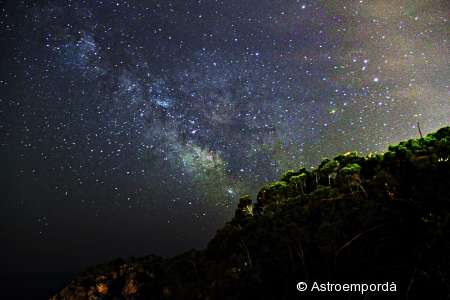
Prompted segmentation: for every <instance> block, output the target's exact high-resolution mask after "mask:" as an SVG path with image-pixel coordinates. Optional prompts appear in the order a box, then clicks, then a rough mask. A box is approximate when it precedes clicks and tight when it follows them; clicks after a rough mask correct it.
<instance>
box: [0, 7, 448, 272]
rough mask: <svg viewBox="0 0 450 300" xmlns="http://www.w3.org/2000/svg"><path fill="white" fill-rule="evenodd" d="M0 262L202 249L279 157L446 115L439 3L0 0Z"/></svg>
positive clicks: (394, 136) (433, 125) (364, 143)
mask: <svg viewBox="0 0 450 300" xmlns="http://www.w3.org/2000/svg"><path fill="white" fill-rule="evenodd" d="M1 2H3V3H2V4H0V5H1V12H0V13H1V15H0V36H1V42H0V47H1V54H2V55H1V57H0V65H1V70H0V72H1V73H0V120H1V121H0V172H1V173H0V180H1V191H0V197H1V199H0V200H1V201H0V245H1V246H0V269H3V270H16V271H79V270H82V269H83V268H84V267H86V266H88V265H93V264H97V263H101V262H104V261H106V260H109V259H112V258H114V257H117V256H120V257H123V258H126V257H129V256H132V255H133V256H143V255H146V254H149V253H154V254H157V255H161V256H163V257H171V256H173V255H175V254H177V253H179V252H181V251H185V250H187V249H189V248H200V249H202V248H204V247H206V245H207V242H208V241H209V240H210V239H211V238H212V237H213V235H214V234H215V232H216V230H217V229H219V228H221V227H222V226H223V225H224V223H225V222H226V221H227V220H229V219H230V217H232V216H233V214H234V209H235V208H236V204H237V201H238V199H239V197H240V196H242V195H243V194H250V195H251V197H252V198H253V199H255V196H256V193H257V191H258V190H259V189H260V188H261V187H262V186H263V185H264V184H269V183H271V182H273V181H275V180H278V179H279V178H280V176H281V174H282V173H283V172H285V171H287V170H289V169H299V168H300V167H307V168H310V167H312V166H315V165H317V163H319V162H320V160H321V159H322V158H323V157H330V158H332V157H334V156H336V155H337V154H341V153H345V152H347V151H358V152H359V154H360V155H367V154H369V153H371V152H372V153H376V152H383V151H385V149H386V148H387V146H388V145H389V144H393V143H396V142H398V141H400V140H403V139H409V138H413V137H414V138H417V137H419V132H418V128H417V122H420V125H421V128H422V132H423V133H424V134H426V133H429V132H432V131H435V130H436V129H438V128H440V127H442V126H445V125H449V123H450V80H449V78H450V68H449V65H450V64H449V62H450V34H449V32H450V4H449V2H448V1H444V0H442V1H439V0H423V1H413V0H407V1H403V0H402V1H400V0H379V1H368V0H361V1H360V0H345V1H334V0H322V1H318V0H316V1H312V0H311V1H309V0H304V1H302V0H296V1H295V0H289V1H288V0H270V1H269V0H246V1H228V0H223V1H217V0H195V1H194V0H185V1H141V0H127V1H118V2H116V1H99V0H97V1H94V0H93V1H84V0H65V1H54V0H50V1H0V3H1Z"/></svg>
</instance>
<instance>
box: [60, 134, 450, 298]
mask: <svg viewBox="0 0 450 300" xmlns="http://www.w3.org/2000/svg"><path fill="white" fill-rule="evenodd" d="M449 221H450V127H444V128H441V129H439V130H438V131H437V132H435V133H431V134H429V135H427V136H426V137H424V138H419V139H411V140H408V141H402V142H400V143H399V144H398V145H393V146H389V148H388V150H387V151H386V152H385V153H383V154H376V155H368V156H366V157H360V156H358V154H357V153H356V152H349V153H346V154H342V155H338V156H336V157H335V158H334V159H333V160H330V159H327V158H325V159H323V160H322V162H321V163H320V164H319V166H318V167H317V168H314V169H312V170H306V169H305V168H301V169H299V170H298V171H287V172H286V173H284V174H283V176H282V177H281V180H280V181H278V182H274V183H272V184H271V185H266V186H264V187H262V189H261V190H260V192H259V193H258V196H257V199H256V202H255V203H252V200H251V199H250V197H249V196H248V195H244V196H242V197H241V198H240V199H239V203H238V205H237V209H236V212H235V216H234V217H233V218H232V219H231V220H230V221H229V222H227V223H226V224H225V226H224V227H223V228H222V229H220V230H218V231H217V234H216V236H215V237H214V238H213V239H212V240H211V241H210V243H209V244H208V246H207V248H206V249H205V250H195V249H191V250H189V251H186V252H185V253H182V254H179V255H177V256H175V257H173V258H170V259H164V260H163V259H162V258H160V257H157V256H154V255H148V256H145V257H141V258H133V257H132V258H129V259H128V260H127V261H126V262H124V261H123V260H121V259H115V260H112V261H110V262H107V263H104V264H101V265H97V266H94V267H89V268H87V269H85V271H83V272H80V273H79V274H78V275H77V277H76V278H75V279H74V281H73V282H72V283H71V284H70V285H69V286H67V287H66V288H65V289H64V290H63V291H61V292H60V293H59V294H57V295H55V296H54V297H53V298H52V299H54V300H56V299H205V300H206V299H224V300H225V299H349V297H351V299H362V298H366V299H367V298H370V299H386V298H387V299H449V298H450V228H449ZM298 282H306V283H307V285H308V289H307V290H306V291H304V292H300V291H298V290H297V283H298ZM315 283H316V284H324V285H325V286H324V287H325V288H326V289H329V286H330V285H328V286H327V283H328V284H335V285H336V284H340V285H339V287H341V288H342V287H344V284H367V285H370V284H381V285H380V289H384V288H387V289H388V290H389V291H370V290H368V291H355V290H353V292H350V291H347V292H344V291H340V292H336V291H317V290H311V289H312V287H313V286H314V284H315ZM354 287H355V286H354ZM393 289H395V291H393Z"/></svg>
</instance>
